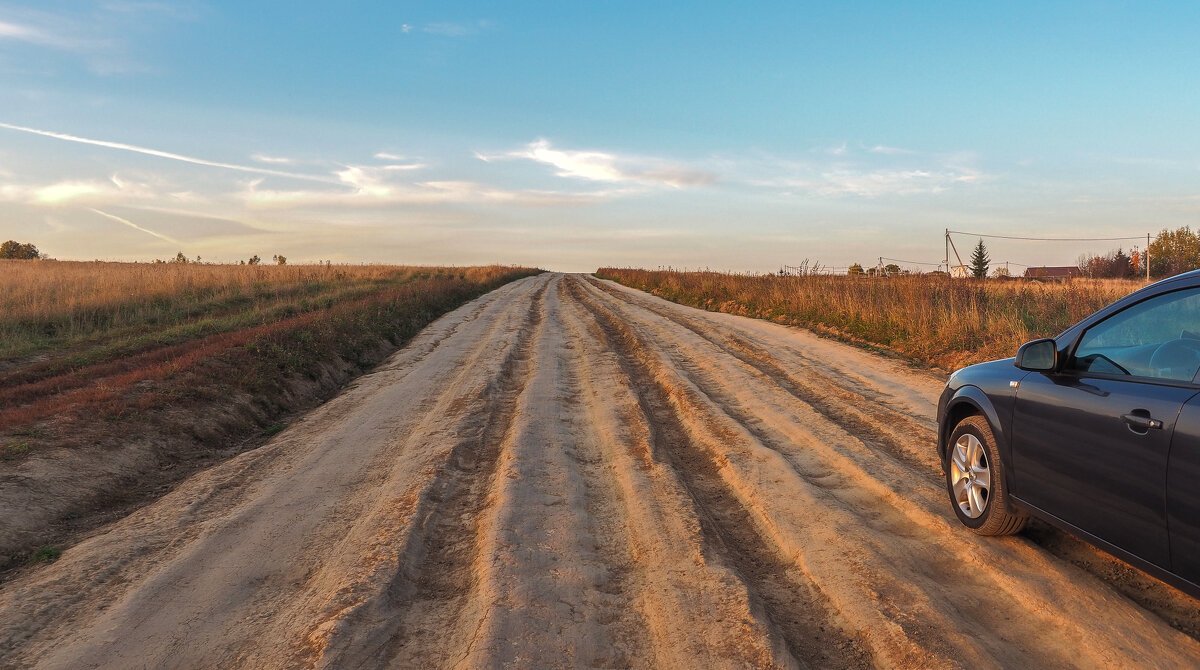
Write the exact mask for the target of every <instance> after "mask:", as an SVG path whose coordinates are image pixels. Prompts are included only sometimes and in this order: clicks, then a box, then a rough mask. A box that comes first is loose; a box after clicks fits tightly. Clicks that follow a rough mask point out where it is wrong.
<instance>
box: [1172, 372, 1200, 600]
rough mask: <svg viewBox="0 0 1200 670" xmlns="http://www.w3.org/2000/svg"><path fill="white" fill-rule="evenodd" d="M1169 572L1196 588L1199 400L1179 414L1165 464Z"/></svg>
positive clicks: (1199, 561) (1199, 580) (1199, 578)
mask: <svg viewBox="0 0 1200 670" xmlns="http://www.w3.org/2000/svg"><path fill="white" fill-rule="evenodd" d="M1167 527H1168V528H1169V529H1170V535H1171V571H1172V572H1174V573H1175V574H1177V575H1179V576H1180V577H1183V578H1184V579H1186V580H1188V581H1190V582H1192V583H1195V584H1200V396H1198V397H1193V398H1192V399H1191V400H1189V401H1188V402H1187V403H1186V404H1185V405H1184V406H1183V411H1182V412H1180V414H1179V423H1178V425H1177V427H1176V428H1175V435H1174V437H1173V438H1172V439H1171V456H1170V460H1169V461H1168V462H1167Z"/></svg>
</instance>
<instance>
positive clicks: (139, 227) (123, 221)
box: [88, 207, 180, 244]
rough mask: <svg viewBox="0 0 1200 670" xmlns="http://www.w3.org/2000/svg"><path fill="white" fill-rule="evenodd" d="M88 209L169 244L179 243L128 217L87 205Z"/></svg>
mask: <svg viewBox="0 0 1200 670" xmlns="http://www.w3.org/2000/svg"><path fill="white" fill-rule="evenodd" d="M88 209H89V210H91V211H93V212H95V213H97V214H99V215H100V216H103V217H105V218H107V219H111V220H113V221H116V222H117V223H123V224H125V225H126V226H129V227H130V228H133V229H134V230H140V231H142V232H143V233H146V234H147V235H153V236H154V237H157V238H158V239H160V240H165V241H167V242H170V243H171V244H180V242H179V240H177V239H175V238H173V237H168V236H166V235H163V234H162V233H156V232H154V231H153V230H150V229H149V228H144V227H142V226H139V225H138V224H136V223H134V222H132V221H130V220H129V219H123V218H121V217H119V216H117V215H115V214H109V213H108V212H102V211H100V210H98V209H96V208H95V207H88Z"/></svg>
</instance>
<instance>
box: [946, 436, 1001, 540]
mask: <svg viewBox="0 0 1200 670" xmlns="http://www.w3.org/2000/svg"><path fill="white" fill-rule="evenodd" d="M950 483H951V487H952V489H953V491H954V501H955V503H957V504H958V509H959V510H960V511H962V513H963V514H964V515H966V516H967V518H970V519H978V518H979V517H980V516H982V515H983V513H984V512H986V511H987V506H988V502H989V501H990V500H991V493H992V472H991V469H990V468H989V467H988V460H987V450H986V449H984V447H983V443H982V442H980V441H979V438H977V437H975V436H974V435H972V434H970V433H964V434H963V435H962V436H961V437H959V438H958V441H956V442H955V443H954V450H953V451H952V452H951V454H950Z"/></svg>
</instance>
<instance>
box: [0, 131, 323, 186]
mask: <svg viewBox="0 0 1200 670" xmlns="http://www.w3.org/2000/svg"><path fill="white" fill-rule="evenodd" d="M0 128H7V129H8V130H15V131H18V132H22V133H30V134H33V135H41V136H43V137H52V138H54V139H57V140H63V141H66V142H77V143H79V144H90V145H93V146H98V147H106V148H109V149H119V150H121V151H132V152H134V153H139V154H144V155H147V156H155V157H158V158H165V159H168V160H174V161H180V162H183V163H191V164H193V165H203V166H206V167H215V168H222V169H225V170H235V171H238V172H249V173H251V174H259V175H266V176H272V177H287V178H288V179H301V180H305V181H316V182H324V183H327V184H331V183H338V182H337V181H336V180H334V179H331V178H329V177H325V176H318V175H311V174H303V173H298V172H283V171H280V170H272V169H268V168H260V167H253V166H249V165H236V164H234V163H222V162H219V161H210V160H205V159H203V158H194V157H192V156H184V155H182V154H176V153H170V152H167V151H159V150H158V149H148V148H146V147H139V146H135V145H132V144H124V143H122V142H109V141H106V140H93V139H88V138H85V137H76V136H75V135H67V134H65V133H56V132H52V131H49V130H38V129H36V128H26V127H24V126H17V125H13V124H10V123H2V122H0Z"/></svg>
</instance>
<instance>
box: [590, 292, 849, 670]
mask: <svg viewBox="0 0 1200 670" xmlns="http://www.w3.org/2000/svg"><path fill="white" fill-rule="evenodd" d="M571 295H572V298H573V299H575V300H576V301H577V302H579V303H581V304H582V305H583V306H585V307H586V308H587V309H588V311H589V312H591V314H592V315H593V317H594V318H595V319H596V322H597V323H598V324H599V326H600V330H601V332H602V333H603V338H604V342H605V344H606V345H608V346H609V347H611V348H613V349H614V350H616V351H617V352H618V355H619V357H620V361H621V367H622V368H623V369H624V371H625V374H626V375H627V377H628V379H629V381H630V385H631V387H632V388H633V389H634V391H635V393H636V395H637V397H638V401H639V403H640V405H641V408H642V412H643V413H644V414H645V416H646V417H648V418H649V419H650V424H651V435H652V444H653V450H654V451H653V453H654V454H655V456H656V458H659V459H663V460H665V461H666V462H668V463H669V464H670V466H671V467H672V469H673V470H674V472H675V474H676V475H677V476H678V477H679V479H680V481H681V482H682V483H683V485H684V487H685V488H686V489H687V491H688V492H689V494H690V495H691V497H692V500H693V501H694V503H695V505H696V511H697V513H698V515H699V517H700V523H701V529H702V531H703V533H704V537H705V539H706V541H707V542H708V544H709V547H710V549H711V550H712V551H714V553H716V554H718V555H720V556H721V557H722V558H723V559H725V560H726V561H728V562H729V564H730V567H731V568H732V569H733V570H734V571H735V572H736V573H737V574H738V576H739V577H741V579H742V580H743V581H744V582H745V583H746V586H747V588H748V589H750V591H751V593H752V598H753V599H754V600H755V601H757V604H758V605H759V606H760V607H762V608H763V613H764V615H765V618H766V619H767V620H768V621H769V622H770V629H771V631H772V634H774V635H778V636H779V637H780V638H781V641H782V643H783V644H782V646H783V647H784V648H785V649H786V651H787V652H788V653H789V654H790V655H791V656H792V657H793V658H794V659H795V660H798V661H801V662H803V663H804V664H805V665H819V666H832V667H869V662H868V660H867V657H866V654H865V653H864V650H863V648H862V646H861V644H860V643H856V641H854V640H853V639H852V638H851V637H850V636H849V635H847V634H846V633H844V632H843V631H842V630H841V627H840V625H839V624H838V623H837V622H836V619H835V617H834V616H833V613H832V612H831V611H830V610H831V607H830V605H829V603H828V601H827V600H826V599H824V598H823V597H822V594H821V592H820V590H819V589H818V588H816V587H815V586H814V585H813V584H811V583H809V582H808V581H807V580H804V579H800V578H799V576H798V575H797V573H796V571H795V570H794V569H793V566H792V565H791V564H790V563H789V562H788V561H787V560H786V558H785V557H784V556H783V555H782V554H781V553H780V552H779V551H778V548H777V547H775V546H772V545H771V544H769V543H766V542H764V538H763V537H762V535H760V534H759V533H758V532H757V531H756V530H755V529H756V528H757V526H758V524H757V523H756V522H755V519H754V517H753V515H752V514H751V513H750V512H749V511H748V510H746V509H745V508H744V507H743V506H742V505H741V504H739V501H738V497H737V496H736V495H733V494H732V493H731V492H730V491H729V490H728V488H727V486H726V484H725V482H724V480H723V478H722V477H721V475H720V472H719V471H720V469H721V468H722V467H723V465H724V464H722V463H720V462H719V460H718V458H717V457H715V455H714V454H712V453H708V452H706V451H705V450H704V449H703V447H700V446H698V445H696V444H694V443H693V437H692V432H693V431H692V430H690V429H689V427H688V426H687V425H686V424H685V422H684V420H682V419H681V417H680V416H679V414H678V411H677V409H676V406H675V405H673V403H672V399H673V396H677V391H676V390H675V389H672V388H671V387H670V386H668V385H667V384H665V383H664V382H663V380H662V379H661V378H660V377H659V376H658V375H656V374H655V370H654V368H655V365H654V363H653V362H652V361H650V360H648V358H649V354H648V353H647V350H646V346H645V344H644V343H643V342H642V341H640V339H639V338H638V337H637V336H636V334H634V333H633V331H631V330H630V329H629V327H628V326H627V325H626V324H625V323H623V322H621V321H620V320H619V319H617V318H616V317H615V316H614V315H613V314H612V313H611V312H609V311H607V310H606V309H605V308H604V307H602V306H600V305H598V304H597V303H595V302H594V301H592V300H591V299H589V298H588V297H587V296H585V295H584V293H583V291H582V290H581V289H580V287H579V286H578V285H573V286H572V287H571ZM785 662H786V661H785Z"/></svg>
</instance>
